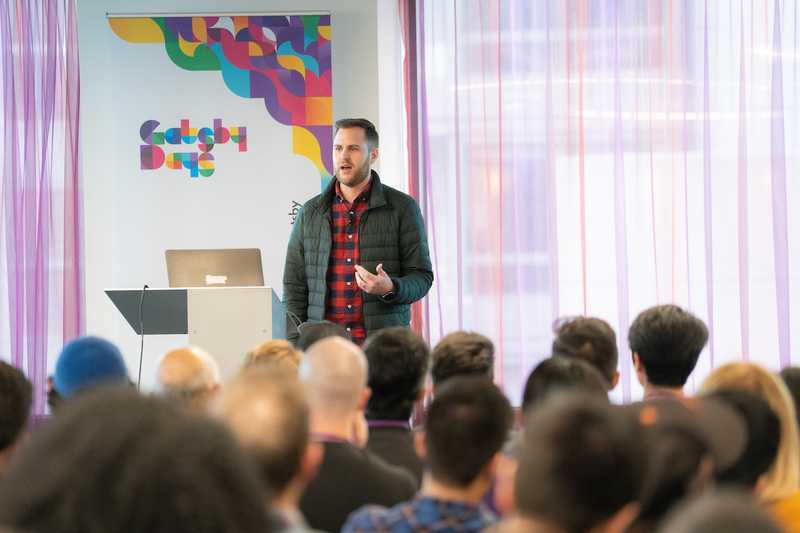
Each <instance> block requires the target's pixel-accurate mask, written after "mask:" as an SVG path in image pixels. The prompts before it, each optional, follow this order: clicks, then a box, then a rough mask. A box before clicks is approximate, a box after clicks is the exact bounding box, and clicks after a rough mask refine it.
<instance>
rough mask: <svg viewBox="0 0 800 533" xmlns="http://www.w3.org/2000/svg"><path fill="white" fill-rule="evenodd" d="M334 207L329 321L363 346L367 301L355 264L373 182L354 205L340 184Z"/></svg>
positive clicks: (365, 334) (326, 315)
mask: <svg viewBox="0 0 800 533" xmlns="http://www.w3.org/2000/svg"><path fill="white" fill-rule="evenodd" d="M335 190H336V195H335V196H334V198H333V206H332V208H331V239H332V243H331V258H330V260H329V261H328V273H327V276H326V282H327V284H328V301H327V303H326V305H325V319H326V320H330V321H331V322H336V323H337V324H341V325H343V326H344V327H345V328H346V329H347V332H348V333H349V334H350V337H351V338H352V339H353V342H355V343H356V344H359V345H360V344H361V343H363V342H364V339H365V338H366V336H367V330H366V328H365V327H364V309H363V304H364V299H363V297H362V294H361V289H359V288H358V285H357V284H356V271H355V265H357V264H358V261H359V253H358V226H359V224H360V223H361V215H363V214H364V212H365V211H366V210H367V206H368V205H369V193H370V191H372V181H371V180H370V184H369V186H368V187H367V188H366V189H364V191H362V192H361V194H359V195H358V198H356V199H355V200H354V201H353V203H352V204H350V203H348V202H347V200H345V199H344V197H343V196H342V190H341V188H340V187H339V182H338V181H337V182H336V189H335Z"/></svg>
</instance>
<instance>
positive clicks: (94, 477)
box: [0, 388, 270, 533]
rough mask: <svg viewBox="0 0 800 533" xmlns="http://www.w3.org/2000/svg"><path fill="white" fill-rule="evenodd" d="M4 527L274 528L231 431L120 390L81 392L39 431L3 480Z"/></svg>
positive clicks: (34, 532) (66, 530) (163, 532)
mask: <svg viewBox="0 0 800 533" xmlns="http://www.w3.org/2000/svg"><path fill="white" fill-rule="evenodd" d="M76 466H77V467H76ZM0 523H2V524H6V525H8V526H11V527H12V528H15V529H19V530H20V531H27V532H30V533H72V532H75V533H79V532H80V533H91V532H100V531H104V532H109V533H113V532H123V531H124V532H128V533H138V532H142V533H144V532H147V533H167V532H169V533H180V532H183V531H185V532H187V533H188V532H192V533H197V532H200V533H204V532H206V533H212V532H213V533H216V532H222V531H226V532H242V533H249V532H252V531H269V530H270V525H269V521H268V518H267V516H266V513H265V506H264V500H263V492H262V490H261V484H260V482H259V481H258V478H257V477H256V475H255V473H254V472H253V471H252V468H251V466H250V463H249V462H248V461H247V460H246V459H245V458H244V455H243V453H242V452H241V450H240V448H239V447H238V446H237V444H236V442H235V440H234V439H233V437H232V436H231V435H230V433H229V432H228V431H226V430H225V429H224V428H223V427H222V426H221V425H219V424H217V423H216V422H214V421H212V420H211V419H210V418H207V417H200V416H190V415H186V414H184V412H183V411H181V410H179V409H177V408H175V407H173V406H171V405H169V404H165V403H163V401H162V400H159V399H157V398H153V397H142V396H138V395H137V394H136V393H135V392H134V391H132V390H129V389H122V388H116V389H114V390H111V389H108V390H102V388H100V389H97V390H96V391H92V392H91V393H89V394H86V395H81V397H80V398H76V399H75V400H74V401H72V402H70V403H69V404H67V405H65V406H64V409H63V411H62V413H61V414H60V416H59V417H57V418H55V419H54V420H52V421H51V422H50V423H48V424H47V425H45V426H44V427H42V428H41V429H39V430H38V431H37V433H36V434H35V435H34V436H33V438H32V439H31V442H30V443H29V444H28V445H27V446H26V447H25V449H24V450H23V451H22V452H21V453H20V455H19V456H18V460H17V461H16V462H15V463H14V465H13V466H12V468H11V469H10V470H9V472H8V474H7V476H6V478H5V479H4V480H3V483H2V485H0Z"/></svg>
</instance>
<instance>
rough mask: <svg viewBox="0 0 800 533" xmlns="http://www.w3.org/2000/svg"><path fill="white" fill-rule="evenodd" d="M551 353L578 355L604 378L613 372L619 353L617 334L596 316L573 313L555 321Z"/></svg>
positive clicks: (611, 375) (609, 379)
mask: <svg viewBox="0 0 800 533" xmlns="http://www.w3.org/2000/svg"><path fill="white" fill-rule="evenodd" d="M555 334H556V337H555V339H553V355H554V356H564V357H572V358H575V359H582V360H584V361H586V362H587V363H589V364H590V365H592V366H593V367H595V368H596V369H597V370H599V371H600V373H601V374H602V375H603V377H604V378H605V379H606V381H608V385H609V386H611V384H612V383H613V381H614V377H615V376H616V374H617V364H618V360H619V355H618V353H617V335H616V333H614V330H613V329H612V327H611V326H610V325H609V324H608V322H606V321H605V320H602V319H600V318H594V317H576V318H571V319H565V320H562V321H559V322H557V323H556V328H555Z"/></svg>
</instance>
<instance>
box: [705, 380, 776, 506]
mask: <svg viewBox="0 0 800 533" xmlns="http://www.w3.org/2000/svg"><path fill="white" fill-rule="evenodd" d="M706 397H708V398H714V399H717V400H719V401H722V402H725V403H726V404H728V405H729V406H730V407H732V408H733V409H735V410H736V411H737V412H738V413H739V416H740V417H741V418H742V420H744V422H745V428H746V436H747V439H746V445H745V447H744V449H743V450H742V452H741V454H740V455H739V458H738V460H736V461H734V462H732V463H731V464H729V465H718V466H717V468H716V472H715V478H716V480H717V482H718V483H720V484H726V485H734V486H736V487H738V488H740V489H746V490H749V491H754V490H755V489H756V487H757V486H758V485H759V480H760V479H761V478H762V477H763V476H764V474H766V473H767V472H768V471H769V469H770V468H771V467H772V465H773V464H774V463H775V459H776V458H777V457H778V449H779V447H780V442H781V423H780V419H779V418H778V415H776V414H775V411H773V410H772V408H771V407H770V406H769V404H768V403H767V402H766V401H765V400H764V399H762V398H760V397H758V396H756V395H754V394H751V393H749V392H747V391H744V390H737V389H719V390H717V391H714V392H712V393H710V394H708V395H706Z"/></svg>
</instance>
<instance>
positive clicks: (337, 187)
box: [333, 176, 375, 206]
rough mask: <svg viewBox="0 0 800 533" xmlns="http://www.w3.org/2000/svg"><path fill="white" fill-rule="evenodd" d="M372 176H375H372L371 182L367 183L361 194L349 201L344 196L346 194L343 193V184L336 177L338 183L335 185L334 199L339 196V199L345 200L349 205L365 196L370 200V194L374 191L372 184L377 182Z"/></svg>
mask: <svg viewBox="0 0 800 533" xmlns="http://www.w3.org/2000/svg"><path fill="white" fill-rule="evenodd" d="M372 178H374V176H370V179H369V183H368V184H367V188H366V189H364V190H363V191H361V194H359V195H358V196H356V197H355V198H354V199H353V201H352V202H348V201H347V199H346V198H345V197H344V194H342V184H341V183H339V180H338V179H336V178H334V181H335V182H336V184H335V185H334V187H333V194H334V199H335V198H338V199H339V200H341V201H342V202H344V203H345V204H347V205H348V206H349V205H353V204H355V203H356V202H357V201H358V200H359V199H360V198H364V199H366V200H367V202H369V197H370V194H371V193H372V184H373V183H374V182H375V180H374V179H372Z"/></svg>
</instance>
